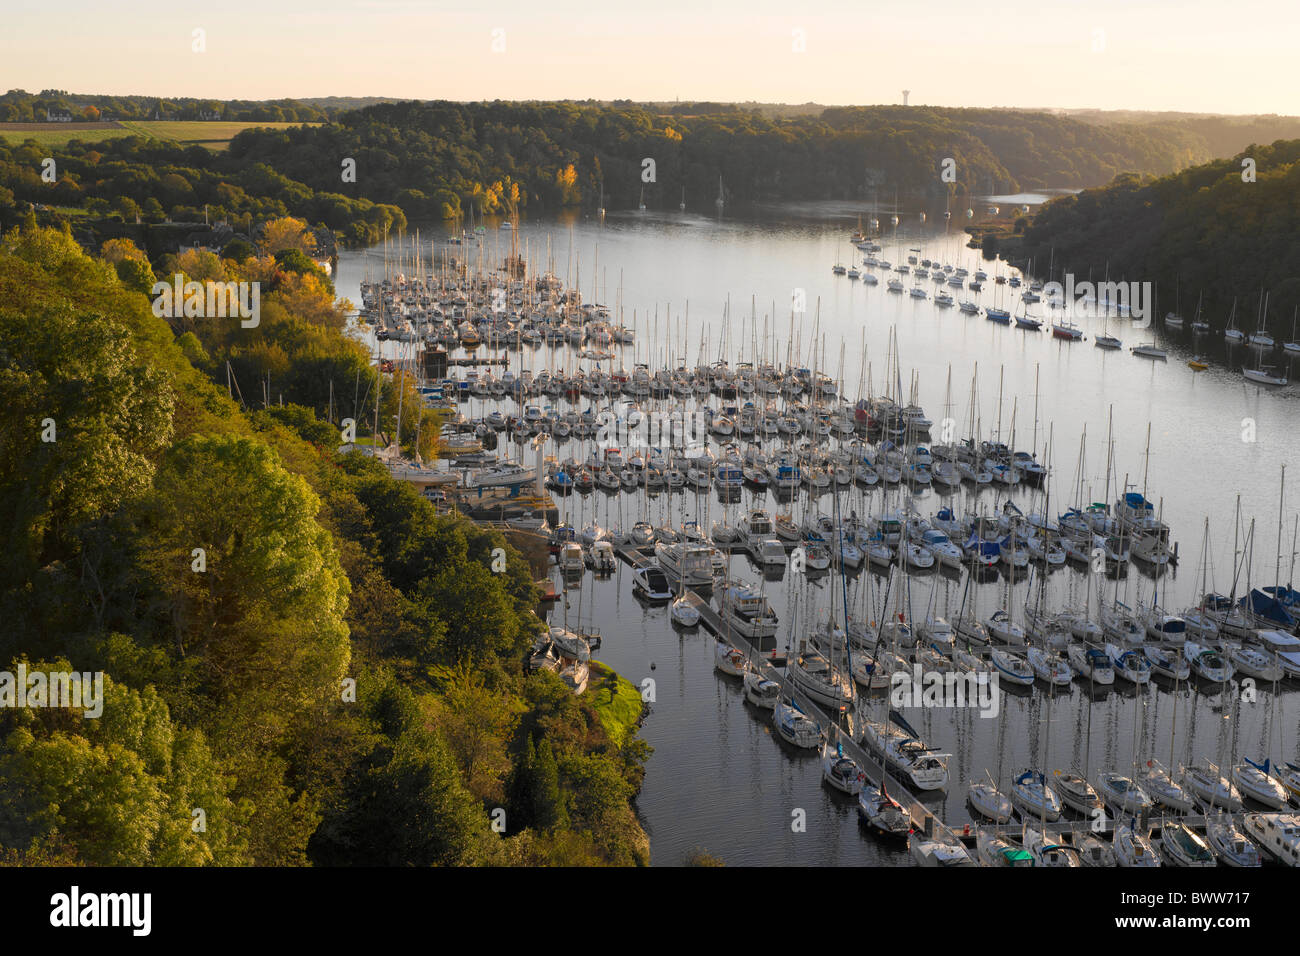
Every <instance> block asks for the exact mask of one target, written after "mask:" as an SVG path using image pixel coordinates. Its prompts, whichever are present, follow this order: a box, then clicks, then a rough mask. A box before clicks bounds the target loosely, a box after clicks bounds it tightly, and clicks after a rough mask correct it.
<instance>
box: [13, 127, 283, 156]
mask: <svg viewBox="0 0 1300 956" xmlns="http://www.w3.org/2000/svg"><path fill="white" fill-rule="evenodd" d="M298 125H301V124H298V123H242V122H236V123H225V122H213V123H204V122H199V121H197V120H193V121H190V120H179V121H172V120H160V121H153V120H123V121H122V122H120V123H0V139H3V140H4V141H5V142H7V143H9V144H10V145H17V144H18V143H21V142H23V141H24V140H26V139H34V140H36V141H37V142H38V143H40V144H41V145H42V146H47V147H59V146H65V145H67V144H68V143H69V142H70V141H71V140H74V139H84V140H89V141H91V142H103V141H104V140H107V139H119V138H121V137H123V136H151V137H153V138H155V139H168V140H171V141H173V142H176V143H181V144H183V145H186V146H193V145H199V146H206V147H207V148H208V149H211V150H223V149H225V148H226V147H227V146H228V145H229V144H230V140H231V139H233V138H234V136H235V134H236V133H238V132H240V131H241V130H246V129H251V128H252V127H255V126H269V127H272V128H283V127H286V126H298Z"/></svg>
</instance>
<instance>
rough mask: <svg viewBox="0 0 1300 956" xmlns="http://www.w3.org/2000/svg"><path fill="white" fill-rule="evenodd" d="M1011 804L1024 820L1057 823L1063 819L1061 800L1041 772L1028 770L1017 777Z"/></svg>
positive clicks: (1012, 790) (1013, 785) (1012, 788)
mask: <svg viewBox="0 0 1300 956" xmlns="http://www.w3.org/2000/svg"><path fill="white" fill-rule="evenodd" d="M1011 802H1012V803H1013V804H1014V805H1015V808H1016V809H1017V810H1018V811H1019V812H1020V816H1021V817H1022V818H1024V819H1033V820H1046V821H1047V822H1048V823H1055V822H1056V821H1057V820H1059V819H1060V818H1061V798H1060V797H1059V796H1057V794H1056V791H1055V790H1053V789H1052V788H1051V787H1050V786H1048V784H1047V780H1046V779H1045V778H1044V777H1043V774H1042V772H1041V771H1037V770H1026V771H1024V772H1023V773H1022V774H1020V776H1018V777H1016V780H1015V783H1014V784H1012V786H1011Z"/></svg>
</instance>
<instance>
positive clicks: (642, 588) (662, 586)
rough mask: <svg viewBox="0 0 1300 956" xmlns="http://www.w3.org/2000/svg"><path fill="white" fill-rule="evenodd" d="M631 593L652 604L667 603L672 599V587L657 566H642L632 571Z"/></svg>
mask: <svg viewBox="0 0 1300 956" xmlns="http://www.w3.org/2000/svg"><path fill="white" fill-rule="evenodd" d="M632 592H633V593H634V594H636V595H638V596H640V597H641V598H643V599H644V600H646V601H650V602H652V603H664V604H666V603H668V602H669V601H671V600H672V599H673V589H672V585H671V584H669V583H668V576H667V575H666V574H664V572H663V569H662V568H660V567H659V566H658V565H653V564H652V565H642V566H641V567H639V568H634V569H633V571H632Z"/></svg>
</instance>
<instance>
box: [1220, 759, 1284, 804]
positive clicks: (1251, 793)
mask: <svg viewBox="0 0 1300 956" xmlns="http://www.w3.org/2000/svg"><path fill="white" fill-rule="evenodd" d="M1270 769H1271V766H1270V764H1269V762H1268V760H1265V761H1264V762H1263V763H1262V764H1257V763H1255V762H1254V761H1253V760H1251V759H1250V758H1249V757H1243V758H1242V760H1241V762H1240V763H1238V764H1237V765H1236V766H1235V767H1233V768H1232V782H1233V783H1235V784H1236V785H1237V790H1238V791H1239V792H1240V793H1241V794H1242V795H1243V796H1246V797H1249V798H1250V799H1252V800H1254V801H1255V802H1256V803H1262V804H1263V805H1264V806H1266V807H1271V808H1273V809H1274V810H1281V809H1282V808H1283V807H1285V806H1286V805H1287V804H1288V803H1289V802H1290V801H1291V795H1290V794H1289V793H1288V792H1287V789H1286V787H1284V786H1282V784H1281V783H1280V782H1278V781H1277V780H1276V779H1274V778H1273V775H1272V774H1271V773H1270V772H1269V771H1270Z"/></svg>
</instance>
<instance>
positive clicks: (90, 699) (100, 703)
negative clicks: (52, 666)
mask: <svg viewBox="0 0 1300 956" xmlns="http://www.w3.org/2000/svg"><path fill="white" fill-rule="evenodd" d="M0 707H66V708H71V709H74V710H80V711H81V712H82V714H83V716H85V717H89V718H92V719H94V718H97V717H99V715H100V714H102V713H103V712H104V674H103V672H102V671H100V672H95V673H91V672H89V671H87V672H86V673H84V674H79V673H77V672H75V671H73V672H68V671H29V670H27V665H26V664H19V665H18V673H17V674H15V673H13V672H12V671H0Z"/></svg>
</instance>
